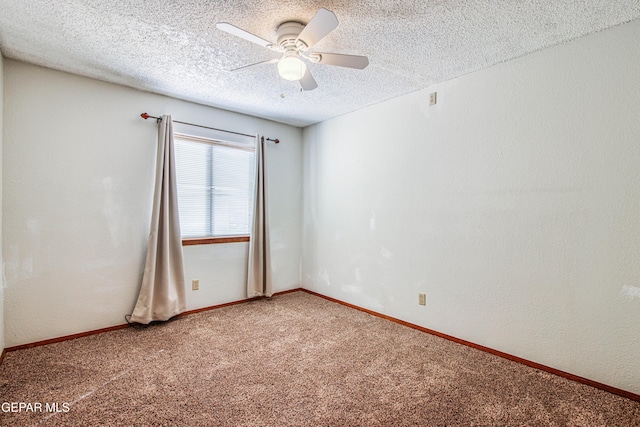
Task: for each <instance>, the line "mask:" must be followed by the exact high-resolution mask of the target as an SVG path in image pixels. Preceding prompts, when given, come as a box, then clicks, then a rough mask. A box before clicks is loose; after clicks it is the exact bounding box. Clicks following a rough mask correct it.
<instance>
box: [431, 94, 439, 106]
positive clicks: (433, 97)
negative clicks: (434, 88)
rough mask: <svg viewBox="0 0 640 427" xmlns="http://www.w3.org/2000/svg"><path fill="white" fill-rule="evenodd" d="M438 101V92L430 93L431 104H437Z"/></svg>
mask: <svg viewBox="0 0 640 427" xmlns="http://www.w3.org/2000/svg"><path fill="white" fill-rule="evenodd" d="M437 102H438V92H432V93H431V94H430V95H429V105H436V103H437Z"/></svg>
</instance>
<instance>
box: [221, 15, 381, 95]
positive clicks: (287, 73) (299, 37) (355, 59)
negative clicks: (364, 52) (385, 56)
mask: <svg viewBox="0 0 640 427" xmlns="http://www.w3.org/2000/svg"><path fill="white" fill-rule="evenodd" d="M337 26H338V19H337V18H336V15H335V14H334V13H333V12H331V11H329V10H327V9H324V8H321V9H320V10H318V12H316V14H315V15H314V16H313V18H311V21H309V23H308V24H307V25H304V24H301V23H300V22H295V21H287V22H283V23H282V24H280V25H279V26H278V29H277V36H278V42H277V43H271V42H270V41H268V40H265V39H263V38H262V37H258V36H256V35H255V34H251V33H250V32H248V31H245V30H243V29H241V28H238V27H236V26H234V25H231V24H229V23H228V22H218V23H217V24H216V27H217V28H218V29H220V30H222V31H225V32H227V33H229V34H233V35H234V36H237V37H240V38H243V39H245V40H248V41H250V42H252V43H255V44H259V45H260V46H264V47H266V48H268V49H271V50H274V51H276V52H281V53H282V56H281V57H280V58H276V59H269V60H267V61H262V62H258V63H256V64H251V65H245V66H244V67H240V68H236V69H234V70H231V71H239V70H244V69H246V68H248V67H253V66H254V65H261V64H275V63H277V64H278V73H279V74H280V76H281V77H282V78H283V79H286V80H292V81H296V80H298V81H300V86H301V87H302V89H303V90H313V89H315V88H317V87H318V83H316V80H315V79H314V78H313V76H312V75H311V73H310V72H309V69H308V68H307V65H306V64H305V63H304V61H303V60H302V59H301V58H304V59H306V60H308V61H310V62H314V63H318V64H327V65H337V66H340V67H347V68H355V69H359V70H362V69H364V68H366V67H367V65H369V59H368V58H367V57H366V56H358V55H343V54H339V53H320V52H313V53H310V52H308V50H309V49H311V48H312V47H313V46H314V45H315V44H316V43H317V42H319V41H320V40H321V39H323V38H324V37H325V36H326V35H327V34H329V33H330V32H331V31H333V30H334V29H335V28H336V27H337Z"/></svg>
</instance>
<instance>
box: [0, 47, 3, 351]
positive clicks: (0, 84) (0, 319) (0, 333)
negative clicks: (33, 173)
mask: <svg viewBox="0 0 640 427" xmlns="http://www.w3.org/2000/svg"><path fill="white" fill-rule="evenodd" d="M3 66H4V58H3V57H2V54H1V53H0V354H2V353H3V352H4V258H3V257H2V133H3V121H2V117H3V114H4V112H3V104H4V95H3V94H4V91H3V80H4V78H3V74H4V73H3V72H4V68H3ZM1 362H2V359H1V356H0V363H1Z"/></svg>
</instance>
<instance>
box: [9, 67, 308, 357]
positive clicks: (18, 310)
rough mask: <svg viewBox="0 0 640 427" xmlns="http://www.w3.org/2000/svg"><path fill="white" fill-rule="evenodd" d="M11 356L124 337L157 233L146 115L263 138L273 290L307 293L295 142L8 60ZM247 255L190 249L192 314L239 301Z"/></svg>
mask: <svg viewBox="0 0 640 427" xmlns="http://www.w3.org/2000/svg"><path fill="white" fill-rule="evenodd" d="M4 102H5V106H6V108H5V114H4V136H5V138H4V170H3V175H4V180H3V187H4V204H3V206H4V218H3V237H4V241H3V247H4V263H5V275H6V289H5V319H6V324H5V328H6V334H5V339H6V346H7V347H10V346H15V345H19V344H23V343H29V342H34V341H38V340H43V339H48V338H53V337H58V336H63V335H68V334H73V333H78V332H82V331H87V330H93V329H98V328H104V327H108V326H112V325H118V324H122V323H124V319H123V316H124V315H125V314H127V313H130V312H131V310H132V309H133V305H134V303H135V299H136V296H137V292H138V289H139V286H140V280H141V275H142V270H143V263H144V257H145V254H146V244H147V237H148V233H149V221H150V204H151V200H152V197H153V195H152V188H153V177H154V168H155V150H156V126H155V123H154V122H152V121H145V120H142V119H141V118H140V113H142V112H148V113H149V114H152V115H161V114H172V115H173V117H174V118H175V119H176V120H183V121H187V122H192V123H198V124H202V125H208V126H213V127H221V128H225V129H230V130H235V131H241V132H245V133H249V134H254V133H261V134H264V135H267V136H270V137H273V138H280V140H281V141H282V142H281V143H280V144H279V145H278V146H270V147H269V148H268V155H269V160H270V162H271V165H270V166H271V169H270V171H269V180H270V181H269V184H270V197H271V200H272V202H273V203H272V209H271V217H272V219H273V223H274V229H275V232H274V233H273V242H272V246H273V264H274V270H275V274H274V288H275V291H281V290H286V289H291V288H296V287H299V285H300V284H299V274H300V242H301V237H300V230H301V205H302V203H301V176H302V172H301V170H302V169H301V155H302V147H301V130H300V129H298V128H294V127H291V126H287V125H283V124H279V123H275V122H270V121H267V120H262V119H258V118H255V117H250V116H245V115H241V114H236V113H231V112H227V111H223V110H218V109H215V108H210V107H205V106H202V105H197V104H193V103H189V102H184V101H179V100H175V99H171V98H168V97H164V96H159V95H155V94H151V93H146V92H140V91H136V90H133V89H130V88H125V87H121V86H117V85H112V84H108V83H104V82H100V81H96V80H91V79H87V78H83V77H78V76H74V75H70V74H66V73H61V72H57V71H52V70H48V69H44V68H40V67H36V66H33V65H29V64H26V63H22V62H16V61H13V60H5V68H4ZM247 251H248V243H232V244H218V245H202V246H191V247H185V248H184V254H185V269H186V274H185V275H186V279H187V282H188V284H190V280H191V279H192V278H197V279H200V290H199V291H191V290H190V286H189V289H188V291H187V294H188V299H187V308H188V309H195V308H200V307H207V306H211V305H215V304H220V303H224V302H229V301H234V300H239V299H243V298H245V278H246V271H245V269H246V256H247Z"/></svg>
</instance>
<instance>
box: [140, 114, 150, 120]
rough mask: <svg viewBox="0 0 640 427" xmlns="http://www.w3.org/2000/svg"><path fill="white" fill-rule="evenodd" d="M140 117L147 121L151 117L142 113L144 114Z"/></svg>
mask: <svg viewBox="0 0 640 427" xmlns="http://www.w3.org/2000/svg"><path fill="white" fill-rule="evenodd" d="M140 117H142V118H143V119H145V120H147V119H148V118H149V115H148V114H147V113H142V114H140Z"/></svg>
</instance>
